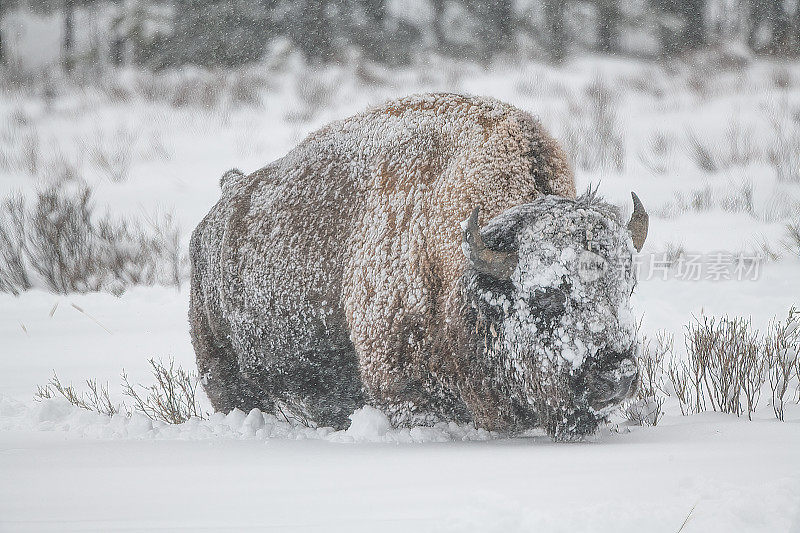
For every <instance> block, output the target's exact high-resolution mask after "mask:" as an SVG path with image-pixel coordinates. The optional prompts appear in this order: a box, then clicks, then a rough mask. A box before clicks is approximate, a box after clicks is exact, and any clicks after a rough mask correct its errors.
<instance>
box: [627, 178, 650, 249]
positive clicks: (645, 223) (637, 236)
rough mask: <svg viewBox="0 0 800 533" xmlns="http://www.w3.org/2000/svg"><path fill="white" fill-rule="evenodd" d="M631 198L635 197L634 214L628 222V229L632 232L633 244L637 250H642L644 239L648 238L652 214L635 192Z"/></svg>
mask: <svg viewBox="0 0 800 533" xmlns="http://www.w3.org/2000/svg"><path fill="white" fill-rule="evenodd" d="M631 198H633V214H632V215H631V219H630V221H629V222H628V231H630V232H631V239H633V246H634V247H635V248H636V251H637V252H641V251H642V247H643V246H644V241H645V239H647V229H648V227H649V225H650V216H649V215H648V214H647V211H645V209H644V205H642V201H641V200H639V197H638V196H636V193H635V192H631Z"/></svg>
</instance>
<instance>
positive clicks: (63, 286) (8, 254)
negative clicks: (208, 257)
mask: <svg viewBox="0 0 800 533" xmlns="http://www.w3.org/2000/svg"><path fill="white" fill-rule="evenodd" d="M2 207H3V212H2V213H0V214H1V215H2V216H0V290H2V291H5V292H15V293H16V292H18V291H24V290H27V289H29V288H30V287H31V286H32V285H33V280H34V279H36V280H39V281H40V282H41V283H43V284H44V285H45V286H46V288H47V289H49V290H51V291H53V292H56V293H62V294H66V293H70V292H87V291H97V290H109V291H111V292H114V293H120V292H122V291H123V290H124V288H125V287H128V286H131V285H154V284H161V285H175V286H180V283H181V282H182V280H183V279H184V278H185V276H186V275H187V261H186V258H185V253H184V252H183V251H182V249H181V245H180V240H181V239H180V236H181V232H180V228H179V226H178V225H177V223H176V222H175V220H174V218H173V217H172V216H171V215H164V216H162V217H159V218H158V219H154V220H152V221H150V224H149V227H144V226H142V225H140V224H138V223H135V222H132V221H129V220H124V219H115V218H112V217H110V216H109V215H105V216H97V215H95V212H94V207H93V205H92V202H91V190H90V189H89V188H88V187H87V186H86V185H80V186H78V187H77V188H75V187H72V188H70V187H67V186H66V185H64V184H56V185H53V186H50V187H48V188H46V189H44V190H42V191H40V192H39V193H38V194H37V196H36V198H35V200H34V201H33V202H32V204H31V205H27V204H26V203H25V201H24V200H23V199H22V198H21V197H12V198H11V199H9V200H7V201H6V202H5V203H4V204H2Z"/></svg>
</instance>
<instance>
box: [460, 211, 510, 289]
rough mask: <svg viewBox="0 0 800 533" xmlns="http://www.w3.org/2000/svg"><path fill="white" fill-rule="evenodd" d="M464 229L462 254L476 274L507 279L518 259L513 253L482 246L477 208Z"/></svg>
mask: <svg viewBox="0 0 800 533" xmlns="http://www.w3.org/2000/svg"><path fill="white" fill-rule="evenodd" d="M463 227H464V246H463V248H464V253H465V255H466V256H467V259H469V263H470V265H471V266H472V268H474V269H475V270H477V271H478V272H481V273H483V274H488V275H490V276H492V277H495V278H498V279H508V278H509V277H511V273H512V272H514V269H515V268H516V267H517V263H518V262H519V257H518V256H517V254H515V253H513V252H498V251H495V250H490V249H489V248H487V247H486V245H484V244H483V239H482V238H481V229H480V228H479V227H478V208H477V207H476V208H475V209H473V210H472V214H471V215H470V216H469V218H468V219H467V220H466V223H465V224H464V225H463Z"/></svg>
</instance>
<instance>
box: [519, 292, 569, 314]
mask: <svg viewBox="0 0 800 533" xmlns="http://www.w3.org/2000/svg"><path fill="white" fill-rule="evenodd" d="M566 303H567V296H566V294H564V291H562V290H561V289H557V288H553V287H551V288H547V289H540V290H537V291H536V292H535V293H534V294H533V296H532V297H531V299H530V300H529V301H528V304H529V305H530V307H531V308H534V309H536V310H538V311H539V312H542V313H543V314H544V315H546V316H547V317H549V318H555V317H560V316H561V315H563V314H564V309H565V306H566Z"/></svg>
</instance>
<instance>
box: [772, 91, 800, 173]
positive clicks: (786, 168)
mask: <svg viewBox="0 0 800 533" xmlns="http://www.w3.org/2000/svg"><path fill="white" fill-rule="evenodd" d="M796 112H797V110H795V113H796ZM767 117H768V120H769V124H770V126H771V127H772V138H771V139H770V141H769V145H768V149H767V160H768V161H769V163H770V165H772V168H773V169H774V170H775V176H776V177H777V178H778V180H779V181H790V182H797V181H800V123H799V122H798V121H797V120H794V119H793V113H792V109H790V107H789V103H788V101H787V100H786V98H784V99H782V100H781V101H780V104H779V105H778V106H776V107H773V108H770V109H769V111H768V114H767Z"/></svg>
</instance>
